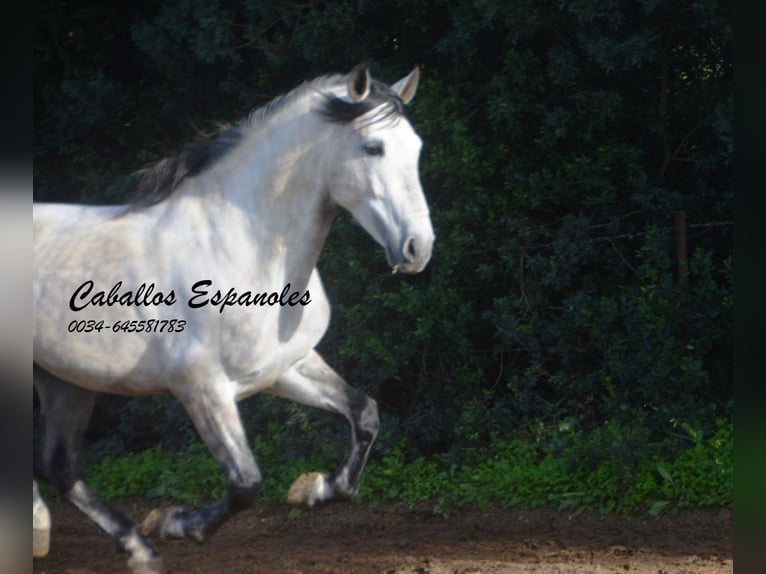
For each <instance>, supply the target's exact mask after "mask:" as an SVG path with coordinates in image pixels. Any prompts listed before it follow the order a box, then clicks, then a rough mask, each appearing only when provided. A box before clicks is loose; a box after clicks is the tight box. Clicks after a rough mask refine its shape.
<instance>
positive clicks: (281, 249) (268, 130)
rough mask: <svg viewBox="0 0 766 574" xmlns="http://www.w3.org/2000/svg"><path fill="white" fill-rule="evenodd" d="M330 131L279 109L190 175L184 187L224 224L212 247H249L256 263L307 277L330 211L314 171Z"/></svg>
mask: <svg viewBox="0 0 766 574" xmlns="http://www.w3.org/2000/svg"><path fill="white" fill-rule="evenodd" d="M288 118H290V119H288ZM330 130H332V126H329V125H328V124H326V123H324V122H322V120H321V119H320V118H317V117H316V116H315V115H314V114H310V113H303V114H288V113H284V114H283V118H282V119H281V121H279V120H277V121H273V122H271V123H268V124H267V125H265V126H261V127H260V129H258V130H257V131H255V130H254V131H253V132H252V133H247V134H245V136H244V137H245V139H244V140H243V142H242V143H241V144H240V145H239V146H237V148H235V149H234V150H232V151H231V152H230V154H228V155H227V156H225V157H224V158H222V159H221V160H220V161H219V162H218V163H217V164H216V165H214V166H212V167H211V168H210V170H209V171H207V172H204V173H203V174H201V175H200V176H199V177H197V178H195V179H194V180H193V181H190V182H189V184H190V186H189V189H188V190H185V191H186V192H187V193H188V194H189V195H190V196H191V197H194V198H195V199H196V200H198V202H199V208H200V209H202V210H203V213H204V217H205V218H206V219H207V220H208V221H209V223H210V225H211V227H215V228H217V229H218V230H219V231H221V230H223V231H224V232H223V233H221V240H220V243H219V249H228V250H229V251H230V253H231V254H232V256H233V254H235V253H241V254H245V255H244V257H247V256H248V255H247V253H249V252H252V253H254V254H256V256H257V257H258V258H259V261H257V264H258V265H259V266H263V265H271V266H272V267H274V266H276V267H279V268H280V270H281V272H282V273H283V274H284V275H285V276H286V277H287V280H294V281H300V282H303V281H304V280H305V281H308V277H309V275H310V273H311V270H312V269H313V268H314V266H315V265H316V261H317V259H318V257H319V252H320V251H321V249H322V246H323V245H324V242H325V239H326V238H327V234H328V232H329V229H330V225H331V223H332V220H333V218H334V209H333V208H332V207H331V206H330V204H329V200H328V197H327V194H326V190H324V189H323V188H322V187H321V179H322V178H321V176H320V173H319V171H320V162H321V156H322V151H323V148H324V146H325V145H327V143H328V139H329V137H330V135H329V134H330ZM243 263H244V262H243ZM251 263H256V262H251Z"/></svg>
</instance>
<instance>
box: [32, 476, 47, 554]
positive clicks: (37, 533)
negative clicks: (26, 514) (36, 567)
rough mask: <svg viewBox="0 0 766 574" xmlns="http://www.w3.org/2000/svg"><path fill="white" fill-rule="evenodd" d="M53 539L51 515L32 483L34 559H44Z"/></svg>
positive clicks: (35, 485)
mask: <svg viewBox="0 0 766 574" xmlns="http://www.w3.org/2000/svg"><path fill="white" fill-rule="evenodd" d="M50 539H51V513H50V510H48V507H47V506H46V505H45V501H44V500H43V497H42V496H40V492H39V490H38V489H37V482H36V481H34V480H33V481H32V557H33V558H42V557H43V556H46V555H47V554H48V550H49V548H50Z"/></svg>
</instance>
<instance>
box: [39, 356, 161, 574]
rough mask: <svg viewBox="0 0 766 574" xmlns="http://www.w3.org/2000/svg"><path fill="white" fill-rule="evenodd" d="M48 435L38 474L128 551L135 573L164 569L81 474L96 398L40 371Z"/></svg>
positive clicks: (132, 528)
mask: <svg viewBox="0 0 766 574" xmlns="http://www.w3.org/2000/svg"><path fill="white" fill-rule="evenodd" d="M34 377H35V388H36V389H37V392H38V395H39V397H40V413H41V415H42V425H43V437H42V445H41V452H40V453H39V459H38V460H39V465H38V469H37V470H38V472H39V473H40V474H42V478H45V480H47V481H48V482H49V483H50V484H51V485H52V486H54V487H55V488H56V489H57V490H58V491H59V492H60V493H61V494H62V495H63V496H65V497H66V498H67V499H68V500H69V501H70V502H71V503H72V504H74V505H75V506H76V507H77V508H78V509H80V510H81V511H82V512H83V513H84V514H86V515H87V516H88V517H89V518H90V519H91V520H93V522H95V523H96V524H97V525H98V526H99V527H101V529H102V530H104V531H105V532H106V533H107V534H109V536H111V537H112V539H113V540H114V541H115V543H116V544H117V548H118V550H119V551H122V552H127V553H128V565H129V566H131V568H132V569H133V572H134V573H136V574H137V573H154V572H160V571H161V565H160V560H159V555H158V554H157V551H156V550H155V549H154V548H152V546H151V545H150V544H149V543H147V542H146V541H145V540H144V539H143V538H141V536H140V535H139V533H138V528H137V527H136V525H135V524H134V523H133V522H132V521H131V520H130V519H129V518H128V517H126V516H125V515H124V514H122V513H121V512H119V511H118V510H116V509H114V508H112V507H111V506H110V505H108V504H107V503H106V501H104V500H103V499H102V498H101V497H100V496H99V495H98V494H97V493H96V492H95V491H94V490H93V489H92V488H91V487H90V485H89V484H88V483H87V482H85V479H84V478H83V476H82V460H81V456H82V443H83V435H84V434H85V429H86V427H87V426H88V422H89V420H90V416H91V413H92V411H93V403H94V400H95V394H94V393H93V392H91V391H88V390H85V389H82V388H80V387H77V386H74V385H72V384H70V383H67V382H65V381H63V380H61V379H59V378H57V377H55V376H53V375H51V374H50V373H48V372H47V371H44V370H42V369H40V368H38V367H35V371H34Z"/></svg>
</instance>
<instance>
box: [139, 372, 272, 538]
mask: <svg viewBox="0 0 766 574" xmlns="http://www.w3.org/2000/svg"><path fill="white" fill-rule="evenodd" d="M175 394H176V397H177V398H178V399H179V401H180V402H181V403H182V404H183V406H184V408H185V409H186V412H187V413H188V414H189V417H190V418H191V420H192V422H193V423H194V426H195V427H196V429H197V432H199V435H200V437H202V440H203V441H204V442H205V444H206V445H207V447H208V449H210V452H211V453H212V455H213V456H214V457H215V459H216V460H217V461H218V462H219V463H220V464H221V466H222V467H223V469H224V472H225V473H226V477H227V479H228V483H229V492H228V495H227V496H226V497H225V498H223V499H222V500H220V501H218V502H216V503H214V504H212V505H210V506H208V507H206V508H202V509H200V510H194V511H189V510H184V509H181V508H178V507H175V508H171V509H170V510H159V509H158V510H153V511H152V512H150V513H149V515H148V516H147V517H146V519H145V520H144V522H143V525H142V528H141V532H142V534H144V535H145V536H160V537H161V538H167V539H173V538H189V539H190V540H193V541H195V542H202V541H204V540H206V539H207V538H208V537H209V536H210V535H212V534H213V532H215V531H216V530H217V529H218V527H220V526H221V525H222V524H223V523H224V522H226V520H228V518H229V517H230V516H232V515H233V514H235V513H236V512H238V511H240V510H243V509H245V508H248V507H250V506H252V504H253V503H254V502H255V499H256V497H257V495H258V492H259V490H260V486H261V472H260V470H259V469H258V466H257V465H256V463H255V460H254V459H253V454H252V451H251V450H250V446H249V445H248V443H247V439H246V438H245V432H244V430H243V428H242V422H241V420H240V417H239V409H238V408H237V402H236V397H235V395H234V393H233V392H232V386H231V384H230V382H229V381H228V380H227V381H219V382H218V384H217V385H216V384H215V383H212V384H205V385H189V386H188V387H187V388H185V389H184V390H183V391H181V392H178V393H175Z"/></svg>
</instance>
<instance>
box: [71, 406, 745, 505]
mask: <svg viewBox="0 0 766 574" xmlns="http://www.w3.org/2000/svg"><path fill="white" fill-rule="evenodd" d="M715 425H716V426H715V428H714V431H713V432H712V434H711V436H710V437H707V436H705V434H704V433H703V432H702V431H701V430H700V429H696V428H695V427H693V426H692V425H690V424H688V423H679V422H677V421H676V423H675V426H677V427H679V429H680V430H682V431H683V432H684V433H685V434H686V435H687V437H688V438H689V439H690V441H691V443H692V446H689V447H687V448H683V449H680V450H679V451H678V452H677V453H675V454H674V455H672V456H659V455H656V456H653V457H651V458H641V457H638V456H636V451H634V450H633V449H632V448H630V446H629V445H626V443H629V442H630V438H629V436H630V435H631V434H632V433H635V432H636V429H629V428H624V427H621V426H619V425H617V424H608V425H604V426H603V427H601V428H600V429H596V430H591V431H584V430H581V429H576V428H573V427H572V426H570V425H560V426H559V427H558V428H547V429H546V428H543V427H542V425H541V426H540V427H539V428H538V429H537V431H536V438H534V439H533V440H530V439H521V438H507V437H503V436H500V435H495V436H493V437H492V439H491V442H490V444H488V445H487V446H483V447H466V448H464V449H463V453H462V454H463V456H462V458H463V461H462V463H461V464H459V465H457V464H455V463H454V462H451V461H450V460H449V458H448V457H445V456H443V455H442V456H439V455H435V456H432V457H430V458H424V457H417V458H412V457H411V455H410V454H408V453H410V452H411V449H410V448H408V445H407V444H406V440H402V441H400V443H399V444H398V445H396V446H394V447H393V448H391V449H389V450H388V451H387V452H386V454H384V455H383V456H381V457H379V458H375V457H374V458H373V459H372V460H371V461H370V465H369V467H368V470H367V472H366V474H365V477H364V480H363V486H362V489H361V491H360V494H359V500H360V501H361V502H363V503H366V504H380V503H383V502H403V503H405V504H407V505H409V506H410V507H415V506H426V507H428V508H431V509H432V510H433V511H434V512H436V513H439V514H449V513H450V512H452V511H454V510H456V509H458V508H459V507H461V506H464V505H469V506H480V507H488V506H493V505H497V506H501V507H540V506H548V507H556V508H560V509H562V510H563V509H566V510H569V511H572V512H579V511H582V510H597V511H600V512H602V513H605V514H611V513H619V514H636V513H642V512H648V513H649V514H658V513H659V512H675V511H678V510H681V509H685V508H699V507H705V506H719V505H720V506H724V505H730V504H731V503H732V497H733V435H732V425H731V422H730V421H726V420H723V419H719V420H718V421H716V423H715ZM254 451H255V454H256V456H257V458H258V461H259V463H260V464H261V467H262V469H263V470H264V473H265V480H264V483H263V488H262V491H261V502H262V503H265V504H280V503H282V501H283V500H284V496H285V493H286V492H287V489H288V488H289V486H290V484H291V483H292V481H293V480H294V479H295V478H297V477H298V476H299V475H300V474H302V473H304V472H309V471H312V470H317V469H324V470H325V471H329V470H330V469H331V468H332V467H333V466H335V464H337V460H333V458H331V457H330V456H328V455H326V454H325V455H323V454H314V455H309V456H307V457H306V458H305V459H294V460H287V459H285V458H284V457H283V456H282V451H281V449H280V448H279V447H278V446H277V442H276V441H275V440H271V441H267V440H262V439H259V440H256V442H255V448H254ZM86 476H87V477H88V478H89V479H90V480H91V482H92V484H93V486H94V487H96V488H97V489H98V490H99V492H101V493H102V494H104V495H105V496H106V497H107V498H110V499H117V498H125V497H134V496H145V497H148V498H161V499H167V500H173V501H176V502H180V503H182V504H187V505H191V506H199V505H201V504H206V503H209V502H211V501H212V500H215V499H217V498H220V497H221V496H223V495H224V494H225V492H226V484H225V480H224V478H223V472H222V471H221V470H220V469H219V468H218V467H217V465H216V463H215V462H213V460H212V458H211V457H210V455H209V454H208V453H207V451H206V450H205V448H204V447H203V446H202V445H201V444H200V443H194V444H192V445H191V446H189V447H187V448H186V449H185V450H184V451H182V452H179V453H171V452H168V451H163V450H162V449H161V448H159V447H155V448H152V449H149V450H146V451H144V452H141V453H139V454H131V455H126V456H124V457H107V458H105V459H103V460H101V461H100V462H99V463H97V464H95V465H92V466H90V467H89V468H88V472H87V473H86Z"/></svg>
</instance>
